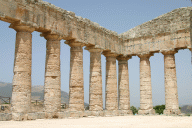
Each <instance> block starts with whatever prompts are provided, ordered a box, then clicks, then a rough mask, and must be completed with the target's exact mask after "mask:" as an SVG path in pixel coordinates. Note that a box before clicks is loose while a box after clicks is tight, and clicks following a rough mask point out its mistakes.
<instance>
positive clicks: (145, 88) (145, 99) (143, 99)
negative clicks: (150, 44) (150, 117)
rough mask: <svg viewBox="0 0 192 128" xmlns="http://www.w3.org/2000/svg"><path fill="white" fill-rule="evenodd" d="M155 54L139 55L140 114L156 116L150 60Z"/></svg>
mask: <svg viewBox="0 0 192 128" xmlns="http://www.w3.org/2000/svg"><path fill="white" fill-rule="evenodd" d="M152 55H153V54H144V55H138V57H139V58H140V110H139V112H138V113H139V114H155V110H154V109H153V102H152V87H151V69H150V61H149V58H150V57H151V56H152Z"/></svg>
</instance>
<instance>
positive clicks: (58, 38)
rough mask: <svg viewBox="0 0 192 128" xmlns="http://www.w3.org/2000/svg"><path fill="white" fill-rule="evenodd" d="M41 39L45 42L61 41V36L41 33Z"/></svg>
mask: <svg viewBox="0 0 192 128" xmlns="http://www.w3.org/2000/svg"><path fill="white" fill-rule="evenodd" d="M41 36H42V37H44V38H45V39H46V40H61V39H62V38H61V36H59V35H57V34H50V33H42V34H41Z"/></svg>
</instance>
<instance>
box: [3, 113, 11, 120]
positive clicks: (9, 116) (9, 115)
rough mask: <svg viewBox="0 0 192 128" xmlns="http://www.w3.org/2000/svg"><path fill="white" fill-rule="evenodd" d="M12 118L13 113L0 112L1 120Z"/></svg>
mask: <svg viewBox="0 0 192 128" xmlns="http://www.w3.org/2000/svg"><path fill="white" fill-rule="evenodd" d="M11 119H12V114H11V113H0V121H9V120H11Z"/></svg>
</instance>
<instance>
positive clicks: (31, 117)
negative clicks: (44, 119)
mask: <svg viewBox="0 0 192 128" xmlns="http://www.w3.org/2000/svg"><path fill="white" fill-rule="evenodd" d="M36 119H37V113H28V114H27V120H36Z"/></svg>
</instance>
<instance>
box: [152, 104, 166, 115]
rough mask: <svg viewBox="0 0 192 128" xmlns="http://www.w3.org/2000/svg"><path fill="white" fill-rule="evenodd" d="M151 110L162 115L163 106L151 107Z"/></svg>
mask: <svg viewBox="0 0 192 128" xmlns="http://www.w3.org/2000/svg"><path fill="white" fill-rule="evenodd" d="M153 109H155V113H159V114H163V110H164V109H165V105H157V106H155V107H153Z"/></svg>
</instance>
